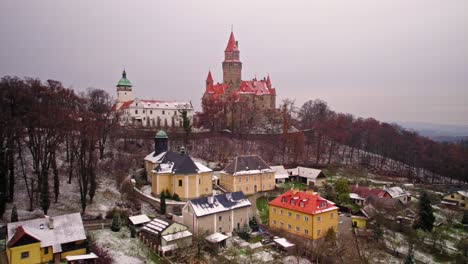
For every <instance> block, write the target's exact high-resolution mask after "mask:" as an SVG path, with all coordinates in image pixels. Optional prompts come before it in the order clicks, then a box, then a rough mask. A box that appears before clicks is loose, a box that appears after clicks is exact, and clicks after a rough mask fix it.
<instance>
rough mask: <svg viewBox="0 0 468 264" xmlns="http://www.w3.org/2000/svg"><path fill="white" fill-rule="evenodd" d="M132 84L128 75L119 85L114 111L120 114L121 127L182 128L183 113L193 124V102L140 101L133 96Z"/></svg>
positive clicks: (123, 74) (124, 74) (123, 76)
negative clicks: (183, 112)
mask: <svg viewBox="0 0 468 264" xmlns="http://www.w3.org/2000/svg"><path fill="white" fill-rule="evenodd" d="M132 86H133V85H132V83H131V82H130V80H129V79H127V73H126V71H125V70H124V71H123V72H122V78H120V80H119V82H118V83H117V86H116V88H117V103H116V104H115V105H114V107H113V110H114V111H117V112H119V113H120V116H119V121H120V124H121V125H134V126H143V127H159V128H166V129H167V128H177V127H182V125H183V124H182V122H183V120H182V118H181V111H184V110H185V111H187V116H188V118H189V119H190V122H192V117H193V106H192V103H191V102H176V101H161V100H146V99H138V98H135V97H134V96H133V91H132Z"/></svg>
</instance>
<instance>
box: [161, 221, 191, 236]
mask: <svg viewBox="0 0 468 264" xmlns="http://www.w3.org/2000/svg"><path fill="white" fill-rule="evenodd" d="M185 230H187V227H186V226H184V225H181V224H179V223H172V224H171V225H170V226H168V227H167V228H166V229H164V231H163V232H162V233H161V235H162V236H164V235H168V234H174V233H177V232H181V231H185Z"/></svg>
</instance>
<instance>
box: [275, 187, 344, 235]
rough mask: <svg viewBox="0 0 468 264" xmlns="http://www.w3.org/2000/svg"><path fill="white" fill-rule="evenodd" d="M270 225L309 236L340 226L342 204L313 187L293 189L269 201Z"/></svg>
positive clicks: (324, 232)
mask: <svg viewBox="0 0 468 264" xmlns="http://www.w3.org/2000/svg"><path fill="white" fill-rule="evenodd" d="M268 205H269V226H270V227H273V228H277V229H280V230H284V231H287V232H289V233H291V234H294V235H298V236H302V237H305V238H309V239H318V238H322V237H324V236H325V235H326V233H327V231H328V230H329V229H330V228H332V229H333V230H335V232H336V231H337V230H338V207H336V206H335V204H334V203H333V202H331V201H328V200H326V199H324V198H322V197H320V196H319V194H318V193H314V192H312V191H306V192H299V191H297V190H290V191H287V192H285V193H283V194H282V195H280V196H278V197H276V198H275V199H274V200H272V201H271V202H269V203H268Z"/></svg>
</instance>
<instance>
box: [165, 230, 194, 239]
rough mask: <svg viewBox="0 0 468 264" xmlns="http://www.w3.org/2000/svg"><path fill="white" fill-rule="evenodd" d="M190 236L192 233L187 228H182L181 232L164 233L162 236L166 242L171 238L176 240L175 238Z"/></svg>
mask: <svg viewBox="0 0 468 264" xmlns="http://www.w3.org/2000/svg"><path fill="white" fill-rule="evenodd" d="M190 236H192V233H190V231H188V230H184V231H182V232H177V233H173V234H169V235H165V236H163V237H162V238H163V239H164V240H166V241H167V242H169V241H173V240H177V239H181V238H185V237H190Z"/></svg>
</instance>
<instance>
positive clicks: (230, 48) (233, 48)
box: [225, 31, 239, 51]
mask: <svg viewBox="0 0 468 264" xmlns="http://www.w3.org/2000/svg"><path fill="white" fill-rule="evenodd" d="M225 51H239V49H238V48H237V45H236V39H235V38H234V32H232V31H231V36H229V41H228V44H227V47H226V50H225Z"/></svg>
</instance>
